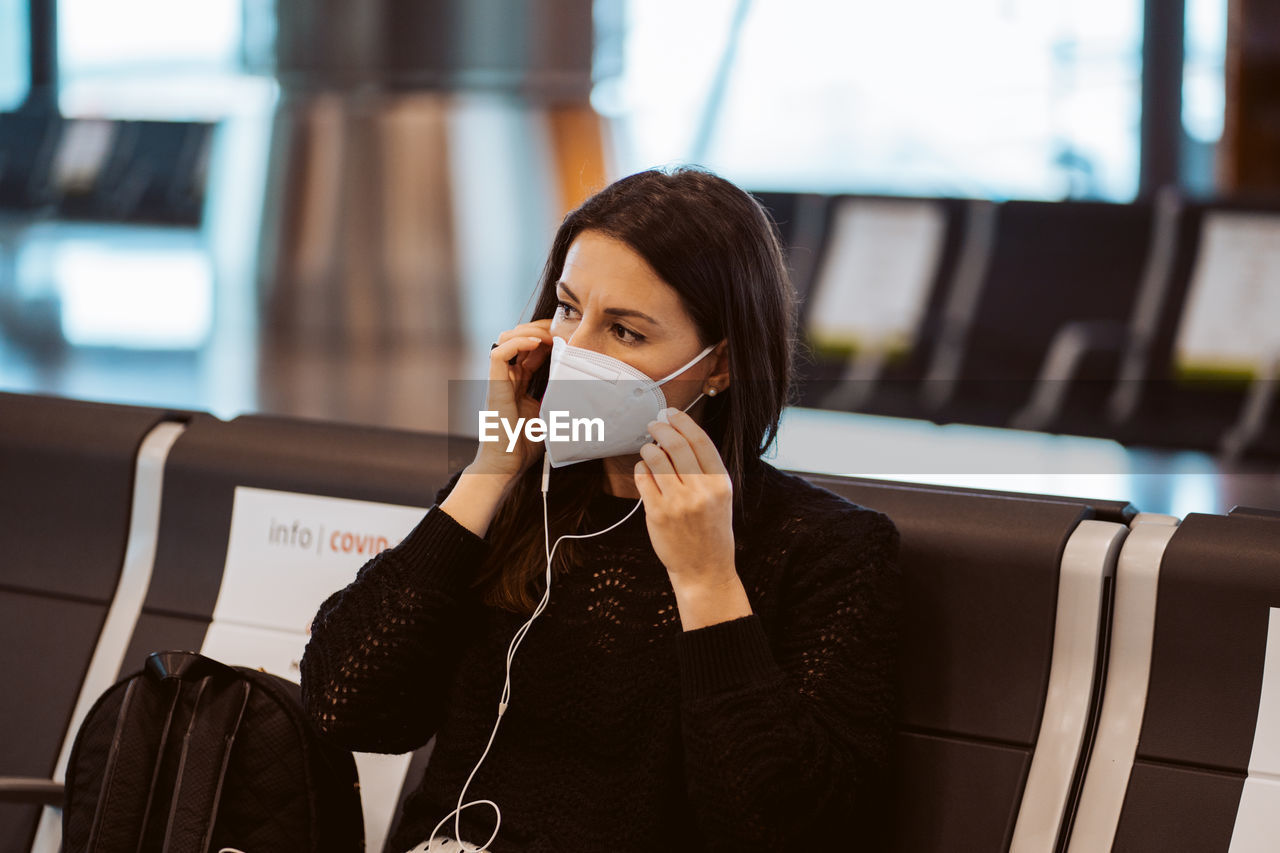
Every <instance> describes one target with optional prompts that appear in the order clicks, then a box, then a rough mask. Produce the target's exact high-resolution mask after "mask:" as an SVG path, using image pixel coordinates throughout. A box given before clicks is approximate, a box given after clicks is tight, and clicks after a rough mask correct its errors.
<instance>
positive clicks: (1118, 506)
mask: <svg viewBox="0 0 1280 853" xmlns="http://www.w3.org/2000/svg"><path fill="white" fill-rule="evenodd" d="M802 476H804V478H805V479H807V480H808V481H809V482H811V483H817V484H818V485H819V486H822V487H823V488H826V489H830V490H831V491H833V492H840V491H841V489H853V488H857V489H864V490H875V489H898V490H902V489H916V490H921V491H926V492H940V493H942V494H951V495H978V496H980V497H989V498H1013V499H1023V500H1039V501H1057V502H1063V501H1065V502H1067V503H1076V504H1080V505H1081V506H1085V507H1088V508H1089V510H1090V512H1091V513H1092V514H1091V516H1090V517H1091V518H1095V519H1097V520H1098V521H1110V522H1113V523H1115V524H1124V525H1128V524H1130V523H1131V522H1133V521H1134V519H1135V518H1138V517H1140V516H1142V515H1143V513H1140V512H1138V509H1137V508H1136V507H1135V506H1134V505H1133V504H1131V503H1129V502H1128V501H1121V500H1111V499H1106V500H1102V499H1095V498H1071V497H1060V496H1058V495H1037V494H1028V493H1026V492H1002V491H999V490H997V489H971V488H968V487H967V486H935V485H931V484H927V483H919V484H917V483H902V482H897V481H891V480H876V479H872V478H869V477H840V476H834V475H831V474H803V475H802ZM869 493H870V492H867V491H863V492H861V494H863V495H866V494H869Z"/></svg>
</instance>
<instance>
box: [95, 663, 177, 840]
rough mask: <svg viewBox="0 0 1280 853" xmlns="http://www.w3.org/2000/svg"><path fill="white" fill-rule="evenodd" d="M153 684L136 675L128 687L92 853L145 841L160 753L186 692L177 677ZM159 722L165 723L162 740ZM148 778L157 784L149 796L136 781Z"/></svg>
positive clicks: (110, 750)
mask: <svg viewBox="0 0 1280 853" xmlns="http://www.w3.org/2000/svg"><path fill="white" fill-rule="evenodd" d="M148 687H149V686H148V685H147V684H144V683H142V679H141V678H134V679H132V680H131V681H130V682H129V683H128V686H127V687H126V688H125V694H124V699H123V700H122V702H121V705H120V711H119V715H118V716H117V717H116V727H115V733H114V734H113V735H112V737H111V746H110V747H109V748H108V751H107V761H106V765H105V767H104V768H103V773H102V787H101V788H100V789H99V794H98V800H97V804H96V806H95V808H94V812H93V822H92V824H91V825H90V830H89V841H88V843H87V844H86V845H85V850H86V853H96V852H97V851H106V850H121V849H128V848H129V847H136V846H137V845H139V844H140V843H141V841H140V839H141V838H142V836H143V833H144V831H145V828H146V825H147V817H148V815H149V813H150V810H151V799H152V797H153V796H154V794H155V788H156V782H157V778H158V776H159V772H160V764H161V760H160V759H161V758H162V757H163V755H164V752H165V746H166V745H167V743H168V740H169V734H170V731H171V729H172V723H173V718H174V715H175V713H176V711H177V709H178V705H179V699H180V695H181V691H180V690H179V689H178V688H179V685H178V684H177V683H174V684H173V685H172V687H171V689H170V690H168V691H158V692H157V691H154V690H150V689H148ZM166 694H167V695H166ZM157 728H159V729H160V737H159V739H158V741H157V738H156V737H155V732H156V729H157ZM145 778H150V780H151V784H150V786H149V787H148V790H147V796H146V798H145V799H144V798H140V797H138V792H137V791H136V790H135V789H133V788H131V785H133V784H136V781H137V780H138V779H145Z"/></svg>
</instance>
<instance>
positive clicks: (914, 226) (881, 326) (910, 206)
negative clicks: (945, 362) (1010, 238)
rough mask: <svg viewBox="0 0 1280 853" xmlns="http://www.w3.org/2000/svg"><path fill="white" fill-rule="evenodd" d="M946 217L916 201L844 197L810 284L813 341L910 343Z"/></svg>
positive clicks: (869, 345)
mask: <svg viewBox="0 0 1280 853" xmlns="http://www.w3.org/2000/svg"><path fill="white" fill-rule="evenodd" d="M945 226H946V220H945V217H944V214H943V211H942V208H941V207H939V206H938V205H937V204H935V203H933V202H930V201H925V200H920V201H915V200H897V199H895V200H888V199H857V198H855V199H845V200H843V201H842V202H840V207H839V208H838V209H837V211H836V216H835V222H834V223H833V226H832V229H831V234H832V236H831V248H830V249H829V250H828V251H827V253H826V260H825V261H824V262H823V265H822V269H821V272H820V274H819V278H818V280H817V282H816V283H815V284H814V294H813V309H812V311H811V313H810V315H809V316H810V317H811V321H810V335H811V337H812V339H813V341H814V343H815V344H816V345H818V346H826V347H848V346H855V347H858V348H866V349H871V350H877V351H884V350H892V349H896V348H902V347H905V346H907V345H908V344H909V343H910V342H911V339H912V337H913V336H914V335H915V333H916V329H917V328H918V327H919V325H920V320H921V318H922V316H923V313H924V309H925V306H926V303H927V300H928V297H929V288H930V286H931V284H932V281H933V274H934V270H935V269H936V267H937V264H938V253H939V252H940V251H941V248H942V238H943V233H944V229H945Z"/></svg>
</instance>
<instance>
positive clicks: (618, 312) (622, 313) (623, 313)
mask: <svg viewBox="0 0 1280 853" xmlns="http://www.w3.org/2000/svg"><path fill="white" fill-rule="evenodd" d="M556 286H558V287H562V288H564V292H565V293H567V294H569V298H570V299H572V300H573V301H574V302H581V301H582V300H581V299H579V298H578V295H577V294H576V293H574V292H573V291H572V290H570V289H569V285H567V284H565V283H564V282H563V281H557V282H556ZM604 313H606V314H608V315H609V316H610V317H639V318H640V319H642V320H648V321H649V322H650V323H652V324H653V325H655V326H661V325H662V324H661V323H659V322H658V321H657V320H655V319H653V318H652V317H650V316H649V315H648V314H646V313H644V312H643V311H634V310H632V309H630V308H606V309H604Z"/></svg>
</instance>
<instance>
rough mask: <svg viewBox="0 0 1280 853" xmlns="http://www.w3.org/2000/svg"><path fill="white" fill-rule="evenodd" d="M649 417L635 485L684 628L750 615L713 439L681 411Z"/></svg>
mask: <svg viewBox="0 0 1280 853" xmlns="http://www.w3.org/2000/svg"><path fill="white" fill-rule="evenodd" d="M667 415H668V417H669V418H670V423H664V422H662V421H652V422H650V424H649V434H650V435H652V436H653V437H654V439H655V440H656V441H657V442H658V443H657V444H646V445H644V446H643V447H641V448H640V456H641V460H642V461H640V462H637V463H636V467H635V480H636V487H637V488H638V489H639V490H640V497H641V499H642V500H643V501H644V512H645V524H646V525H647V526H648V528H649V540H650V541H651V542H652V544H653V550H654V553H656V554H657V555H658V559H659V560H661V561H662V564H663V565H664V566H666V568H667V574H668V575H669V576H670V578H671V586H672V588H673V589H674V591H675V594H676V603H677V606H678V607H679V608H680V619H681V622H682V623H683V625H684V628H685V630H692V629H693V628H695V627H701V626H703V625H710V624H714V623H716V622H723V621H726V620H728V619H733V618H737V617H739V616H746V615H749V614H750V613H751V607H750V604H749V603H748V602H747V598H746V592H745V591H744V589H743V587H742V581H741V580H740V579H739V577H738V570H737V567H736V565H735V564H734V547H733V545H734V543H733V480H732V478H731V477H730V476H729V472H728V471H727V470H726V469H725V467H724V462H723V461H722V460H721V459H720V452H719V451H718V450H717V449H716V446H715V444H714V443H712V441H711V438H710V436H708V435H707V434H706V432H705V431H703V429H702V427H700V426H699V425H698V423H697V421H695V420H694V419H693V418H691V417H690V416H689V415H688V414H687V413H685V412H682V411H680V410H679V409H668V410H667Z"/></svg>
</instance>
